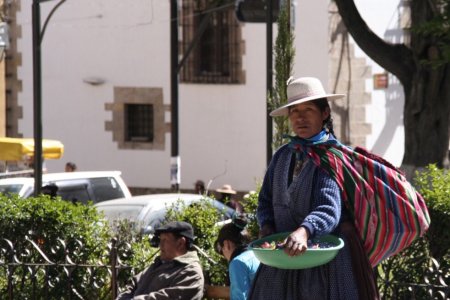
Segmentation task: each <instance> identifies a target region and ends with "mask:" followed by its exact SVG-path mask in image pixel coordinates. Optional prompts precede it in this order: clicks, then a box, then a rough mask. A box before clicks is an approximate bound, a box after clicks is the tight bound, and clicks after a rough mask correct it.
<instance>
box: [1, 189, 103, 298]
mask: <svg viewBox="0 0 450 300" xmlns="http://www.w3.org/2000/svg"><path fill="white" fill-rule="evenodd" d="M0 236H1V240H0V243H1V248H2V249H4V251H2V252H1V253H0V262H5V263H8V262H12V261H13V259H16V260H18V261H19V262H20V263H19V264H18V265H17V266H16V267H14V268H13V274H12V275H11V276H12V278H13V284H14V286H15V287H17V290H16V291H15V294H14V297H15V298H24V299H28V298H30V297H31V295H33V291H32V290H31V289H32V288H33V286H34V285H35V286H36V287H37V288H36V291H35V292H36V293H37V295H35V296H36V297H37V298H39V299H44V298H47V299H50V298H51V299H63V298H65V297H67V295H68V289H67V287H68V286H69V285H71V286H72V291H77V293H79V294H80V295H82V296H83V297H85V298H91V299H93V298H96V297H97V296H98V294H96V292H94V291H92V290H91V289H90V286H92V284H93V283H96V284H100V285H101V284H102V282H104V277H105V276H106V275H107V271H106V269H101V270H97V271H96V274H95V276H94V277H95V278H96V279H98V280H99V282H95V280H96V279H93V276H90V274H88V270H87V269H86V268H84V269H83V268H77V267H75V266H73V265H74V264H85V265H89V264H94V263H98V260H99V259H98V258H99V257H102V255H103V253H104V251H105V249H106V248H107V245H108V241H109V238H110V235H109V233H108V229H107V227H106V226H105V224H104V223H103V222H102V220H101V218H100V217H99V215H98V214H97V211H96V210H95V208H94V207H93V206H91V205H74V204H72V203H70V202H67V201H63V200H61V199H51V198H49V197H48V196H41V197H36V198H27V199H22V198H18V197H16V196H8V197H6V196H3V195H0ZM42 254H45V256H46V258H47V259H48V260H49V261H50V262H52V263H56V264H57V265H56V266H53V267H51V268H50V267H42V266H39V267H38V266H34V265H32V263H39V264H45V263H47V264H49V262H48V261H47V260H46V259H45V258H44V256H43V255H42ZM106 257H108V256H106ZM0 266H1V264H0ZM10 271H11V270H10ZM0 273H2V274H0V278H4V279H6V278H7V276H6V275H7V270H6V268H5V267H3V268H1V269H0ZM92 280H94V282H93V281H92ZM5 281H6V280H3V281H1V282H0V294H2V295H6V294H7V290H6V289H7V286H5V284H6V282H5ZM46 283H49V285H46ZM44 287H45V288H44Z"/></svg>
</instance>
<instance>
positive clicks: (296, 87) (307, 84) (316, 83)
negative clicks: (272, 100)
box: [270, 77, 345, 117]
mask: <svg viewBox="0 0 450 300" xmlns="http://www.w3.org/2000/svg"><path fill="white" fill-rule="evenodd" d="M344 96H345V95H344V94H327V93H326V92H325V89H324V88H323V86H322V83H321V82H320V80H319V79H317V78H314V77H300V78H297V79H294V78H293V77H291V78H289V80H288V82H287V98H288V100H287V102H288V103H287V104H285V105H283V106H281V107H279V108H277V109H275V110H273V111H272V112H271V113H270V116H272V117H278V116H287V115H288V113H289V110H288V107H289V106H292V105H296V104H300V103H304V102H307V101H312V100H317V99H321V98H326V99H328V100H335V99H339V98H343V97H344Z"/></svg>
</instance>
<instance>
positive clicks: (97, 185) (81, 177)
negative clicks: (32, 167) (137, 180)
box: [0, 171, 131, 203]
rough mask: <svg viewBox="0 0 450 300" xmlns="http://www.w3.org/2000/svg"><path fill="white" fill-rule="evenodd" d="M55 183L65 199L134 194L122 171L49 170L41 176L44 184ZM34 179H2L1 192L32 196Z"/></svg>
mask: <svg viewBox="0 0 450 300" xmlns="http://www.w3.org/2000/svg"><path fill="white" fill-rule="evenodd" d="M46 185H51V186H53V185H56V186H57V192H56V194H57V195H58V196H60V197H61V198H62V199H64V200H69V201H72V202H81V203H87V201H89V200H91V201H92V202H94V203H98V202H101V201H105V200H111V199H117V198H124V197H131V193H130V191H129V189H128V187H127V186H126V184H125V182H124V181H123V179H122V177H121V172H120V171H91V172H65V173H48V174H43V175H42V186H46ZM33 192H34V178H32V177H14V178H6V179H0V193H3V194H18V195H19V196H20V197H23V198H27V197H30V196H32V195H33Z"/></svg>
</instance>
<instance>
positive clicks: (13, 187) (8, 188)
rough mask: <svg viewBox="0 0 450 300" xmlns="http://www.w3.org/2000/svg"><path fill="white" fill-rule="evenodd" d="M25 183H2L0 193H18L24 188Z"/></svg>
mask: <svg viewBox="0 0 450 300" xmlns="http://www.w3.org/2000/svg"><path fill="white" fill-rule="evenodd" d="M22 187H23V184H19V183H18V184H5V185H0V193H2V194H5V195H10V194H18V193H19V192H20V190H21V189H22Z"/></svg>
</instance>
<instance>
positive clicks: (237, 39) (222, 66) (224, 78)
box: [180, 0, 244, 84]
mask: <svg viewBox="0 0 450 300" xmlns="http://www.w3.org/2000/svg"><path fill="white" fill-rule="evenodd" d="M218 2H219V1H208V0H184V1H182V3H183V4H182V12H181V18H180V25H181V27H182V33H183V34H182V43H181V47H180V48H181V51H180V52H181V54H183V55H184V54H185V53H187V52H188V50H189V48H190V47H192V46H193V49H192V51H191V52H190V53H189V54H188V56H187V59H186V61H185V63H184V65H183V66H182V69H181V72H180V75H181V76H180V78H181V81H182V82H191V83H216V84H220V83H228V84H230V83H231V84H239V83H244V75H243V71H242V53H243V50H242V47H243V46H242V45H243V43H242V41H241V28H240V25H239V22H238V21H237V20H236V17H235V16H234V2H233V1H222V3H225V4H222V5H218ZM205 22H206V23H205ZM204 23H205V24H204ZM202 24H203V25H202ZM203 26H206V27H205V29H204V31H203V33H201V35H200V36H199V37H198V39H197V38H196V35H197V34H198V33H199V32H202V27H203Z"/></svg>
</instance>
